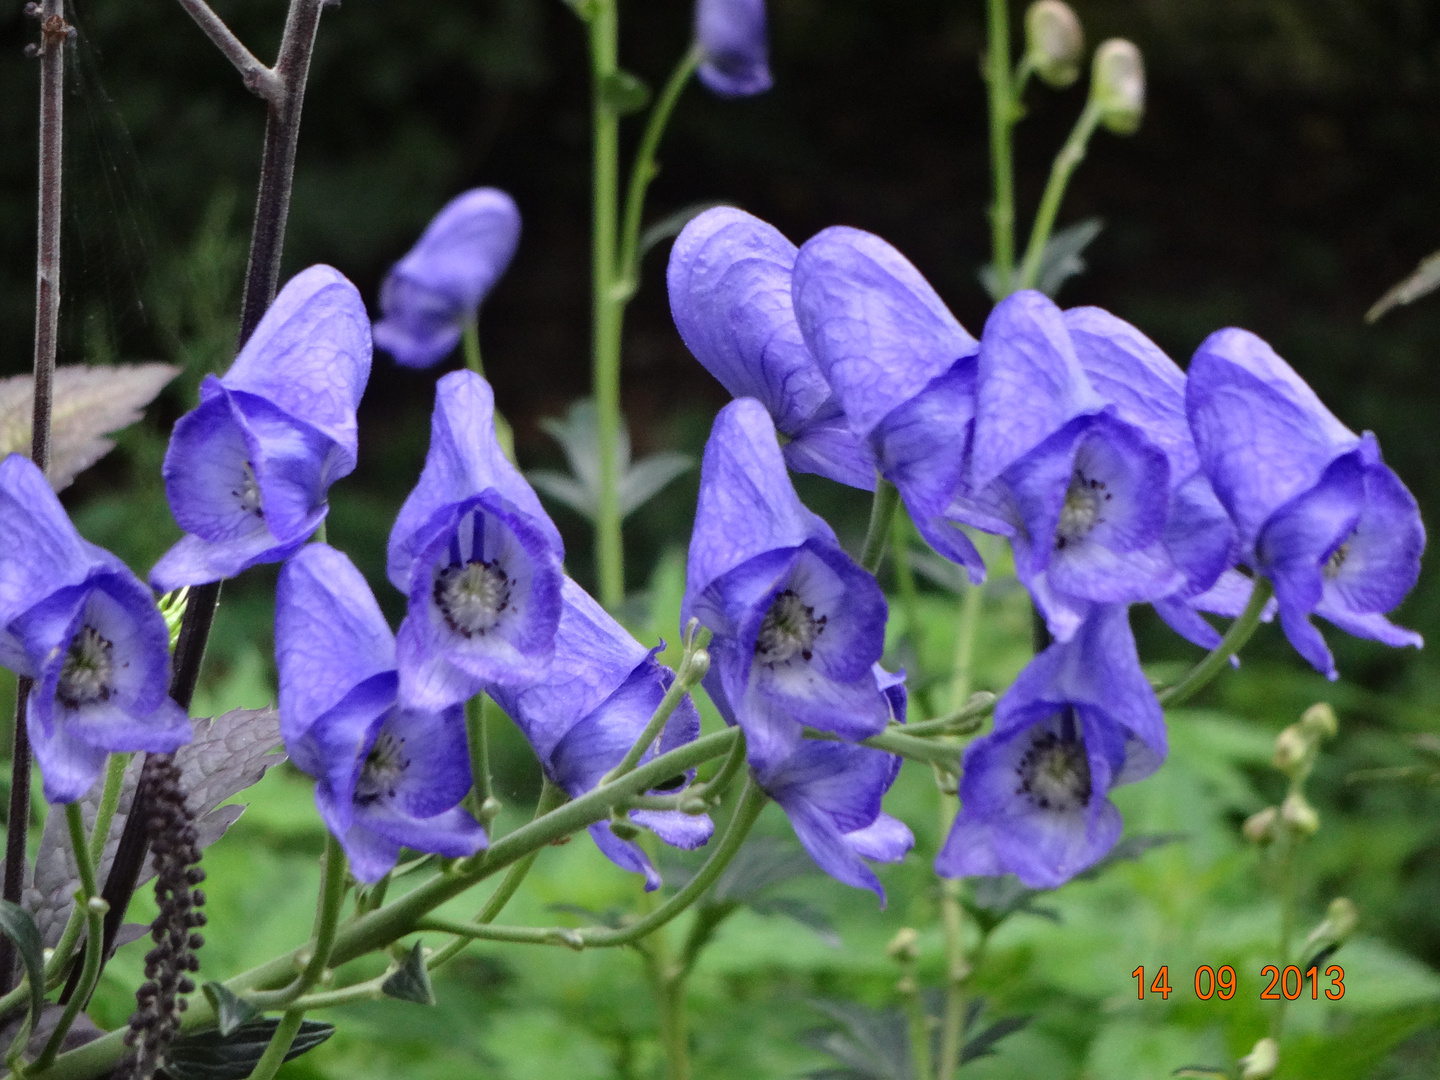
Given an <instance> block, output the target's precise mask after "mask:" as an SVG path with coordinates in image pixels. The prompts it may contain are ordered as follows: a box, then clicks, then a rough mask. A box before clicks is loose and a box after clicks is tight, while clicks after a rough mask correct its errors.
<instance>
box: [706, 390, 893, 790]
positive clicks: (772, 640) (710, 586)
mask: <svg viewBox="0 0 1440 1080" xmlns="http://www.w3.org/2000/svg"><path fill="white" fill-rule="evenodd" d="M886 615H887V608H886V604H885V596H884V594H883V593H882V592H881V591H880V586H879V585H877V584H876V582H875V579H874V578H873V577H872V576H870V575H869V574H867V573H866V572H865V571H864V570H862V569H861V568H860V567H859V566H857V565H856V564H855V562H854V561H853V560H852V559H851V558H850V557H849V556H848V555H846V554H845V552H844V551H842V550H841V548H840V545H839V543H838V542H837V541H836V539H835V533H834V532H833V531H832V530H831V528H830V526H829V525H827V524H826V523H825V522H824V521H822V520H821V519H820V518H819V517H817V516H816V515H815V514H813V513H811V512H810V511H809V510H807V509H806V508H805V507H804V506H803V505H802V504H801V502H800V500H799V498H798V497H797V496H796V494H795V489H794V488H793V487H792V486H791V484H790V478H789V476H788V475H787V473H786V471H785V459H784V458H783V457H782V456H781V453H780V445H779V443H778V441H777V440H776V437H775V428H774V425H773V424H772V423H771V421H770V417H769V414H768V413H766V411H765V407H764V406H763V405H761V404H760V402H758V401H756V400H754V399H753V398H741V399H739V400H738V401H732V402H731V403H730V404H729V405H727V406H725V408H723V409H722V410H720V415H719V416H717V417H716V419H715V426H714V427H713V429H712V430H711V433H710V440H709V442H708V443H707V444H706V446H705V455H704V459H703V461H702V463H701V466H700V500H699V505H698V507H697V509H696V514H695V530H694V532H693V533H692V534H691V538H690V557H689V563H688V566H687V568H686V583H685V600H684V603H683V605H682V607H681V617H682V619H684V620H687V621H688V620H689V619H690V618H691V617H692V616H693V617H696V618H698V619H699V620H700V622H701V623H702V624H703V625H705V626H708V627H709V628H710V629H711V630H712V631H713V632H714V638H713V639H712V640H711V642H710V656H711V664H710V670H709V673H708V674H707V675H706V677H705V688H706V690H707V691H709V693H710V696H711V698H712V699H714V701H715V703H716V705H717V707H719V709H720V710H721V713H722V714H723V715H724V716H725V717H726V719H727V720H729V721H731V722H736V723H739V725H740V726H741V728H743V729H744V731H745V736H746V743H747V750H748V754H749V760H750V763H751V764H752V765H754V766H755V767H756V768H760V769H764V768H767V767H769V766H771V765H774V764H775V763H777V762H779V761H780V760H781V759H782V758H784V757H787V756H789V754H790V753H791V752H793V751H794V749H795V747H796V746H797V745H798V744H799V741H800V736H801V729H802V727H803V726H804V725H810V726H812V727H815V728H819V729H821V730H824V731H829V732H833V733H835V734H837V735H840V736H843V737H844V738H847V739H861V738H865V737H867V736H869V735H873V734H876V733H877V732H879V731H881V730H882V729H883V728H884V727H885V725H886V724H888V723H889V722H890V717H891V707H890V703H889V701H888V699H887V698H886V695H885V692H884V688H883V687H882V686H881V685H880V684H879V682H878V681H877V676H876V674H875V668H876V665H877V663H878V661H879V659H880V654H881V652H882V651H883V648H884V636H885V619H886Z"/></svg>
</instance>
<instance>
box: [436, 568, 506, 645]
mask: <svg viewBox="0 0 1440 1080" xmlns="http://www.w3.org/2000/svg"><path fill="white" fill-rule="evenodd" d="M435 604H436V606H437V607H439V608H440V613H441V614H442V615H444V616H445V621H446V622H447V623H449V625H450V629H451V630H454V631H455V632H456V633H457V634H461V635H463V636H465V637H467V638H468V637H474V636H475V635H476V634H479V635H480V636H481V637H484V636H485V634H487V633H488V632H489V631H491V630H493V629H495V625H496V624H497V623H498V622H499V621H500V615H501V613H502V612H504V611H505V610H506V609H508V608H509V607H510V577H509V575H508V574H506V573H505V571H504V570H502V569H501V568H500V561H499V560H498V559H497V560H496V561H495V562H484V561H482V560H480V559H472V560H471V561H470V562H467V563H465V564H464V565H460V566H457V565H455V564H453V563H452V564H451V565H449V566H446V567H444V568H443V569H441V570H439V571H438V572H437V573H436V574H435Z"/></svg>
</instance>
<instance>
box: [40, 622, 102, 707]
mask: <svg viewBox="0 0 1440 1080" xmlns="http://www.w3.org/2000/svg"><path fill="white" fill-rule="evenodd" d="M114 651H115V646H114V645H113V644H112V643H111V642H110V641H109V640H108V639H106V638H103V637H101V636H100V633H99V631H97V630H96V629H95V628H94V627H93V626H89V625H86V626H83V627H81V629H80V632H79V633H78V634H76V635H75V636H74V638H72V639H71V641H70V648H69V650H67V651H66V653H65V659H64V660H63V661H62V662H61V664H60V679H59V682H58V683H57V685H56V687H55V696H56V698H58V699H59V701H60V703H61V704H62V705H64V706H66V707H67V708H70V709H79V708H83V707H84V706H86V705H94V704H97V703H98V702H101V701H109V700H110V695H111V694H113V693H114V692H115V687H114V686H113V685H111V680H112V679H113V678H114V677H115V659H114V655H113V654H114Z"/></svg>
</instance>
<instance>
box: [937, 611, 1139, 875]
mask: <svg viewBox="0 0 1440 1080" xmlns="http://www.w3.org/2000/svg"><path fill="white" fill-rule="evenodd" d="M1165 753H1166V736H1165V722H1164V717H1163V715H1162V713H1161V710H1160V703H1159V702H1158V701H1157V700H1156V699H1155V693H1154V691H1153V690H1151V688H1150V684H1149V682H1147V681H1146V679H1145V675H1144V673H1143V672H1142V671H1141V670H1140V661H1139V658H1138V657H1137V655H1136V652H1135V639H1134V637H1133V636H1132V635H1131V633H1130V624H1129V621H1128V617H1127V614H1126V610H1125V608H1124V607H1123V606H1121V605H1113V606H1108V607H1101V608H1097V609H1095V610H1094V611H1093V612H1092V613H1091V615H1090V617H1089V618H1088V619H1087V620H1086V621H1085V624H1084V625H1083V626H1082V627H1081V628H1080V630H1079V632H1077V633H1076V634H1075V636H1074V637H1073V638H1072V639H1071V640H1070V641H1069V642H1056V643H1054V644H1052V645H1051V646H1050V647H1049V648H1047V649H1046V650H1045V651H1044V652H1043V653H1041V654H1040V655H1039V656H1037V657H1035V659H1034V660H1032V661H1031V662H1030V663H1029V665H1028V666H1027V667H1026V668H1025V670H1024V671H1022V672H1021V673H1020V677H1019V678H1018V679H1016V680H1015V683H1014V685H1012V686H1011V687H1010V689H1009V690H1007V691H1006V692H1005V695H1004V696H1003V697H1002V698H1001V699H1000V701H999V702H998V703H997V704H996V707H995V730H994V731H993V732H992V733H991V734H989V735H986V736H984V737H983V738H980V739H976V740H975V741H974V742H973V743H971V744H970V746H969V747H968V748H967V749H966V751H965V761H964V772H963V774H962V775H961V778H960V805H961V810H960V815H959V816H958V817H957V818H956V819H955V824H954V826H953V827H952V828H951V830H950V835H949V837H948V838H946V841H945V846H944V847H943V848H941V850H940V853H939V854H938V855H937V856H936V857H935V872H936V873H938V874H940V875H941V876H942V877H969V876H983V877H993V876H997V875H1000V874H1007V873H1008V874H1015V875H1016V876H1017V877H1019V879H1020V880H1021V881H1022V882H1023V883H1024V884H1025V885H1027V886H1029V887H1030V888H1032V889H1052V888H1055V887H1056V886H1059V885H1063V884H1064V883H1065V882H1066V881H1069V880H1070V879H1071V878H1072V877H1074V876H1075V875H1076V874H1078V873H1079V872H1080V871H1082V870H1084V869H1086V868H1087V867H1090V866H1093V865H1094V864H1095V863H1096V862H1097V861H1099V860H1100V859H1101V858H1102V857H1103V856H1104V855H1105V853H1106V852H1108V851H1109V850H1110V849H1111V848H1112V847H1113V846H1114V845H1115V841H1116V840H1118V839H1119V837H1120V829H1121V820H1120V811H1119V810H1117V809H1116V808H1115V805H1114V803H1112V802H1111V801H1110V799H1109V797H1108V795H1109V792H1110V790H1111V789H1112V788H1114V787H1116V786H1117V785H1119V784H1126V783H1130V782H1131V781H1134V780H1140V779H1143V778H1144V777H1146V776H1149V775H1150V774H1151V773H1153V772H1154V771H1155V770H1156V769H1157V768H1159V766H1160V763H1161V762H1162V761H1163V760H1164V758H1165Z"/></svg>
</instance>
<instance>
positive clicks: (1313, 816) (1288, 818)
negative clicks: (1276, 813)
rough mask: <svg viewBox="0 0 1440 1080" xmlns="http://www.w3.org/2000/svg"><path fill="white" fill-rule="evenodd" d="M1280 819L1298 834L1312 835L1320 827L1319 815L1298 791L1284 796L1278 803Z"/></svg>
mask: <svg viewBox="0 0 1440 1080" xmlns="http://www.w3.org/2000/svg"><path fill="white" fill-rule="evenodd" d="M1280 819H1281V820H1282V821H1284V822H1285V824H1287V825H1289V826H1290V828H1292V829H1293V830H1295V833H1296V834H1297V835H1299V836H1314V835H1315V833H1316V832H1317V831H1319V829H1320V815H1319V814H1317V813H1316V812H1315V808H1314V807H1313V806H1311V805H1310V804H1309V803H1308V802H1306V801H1305V796H1304V795H1302V794H1300V792H1298V791H1292V792H1291V793H1290V794H1289V795H1286V796H1285V801H1284V802H1283V803H1281V804H1280Z"/></svg>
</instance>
